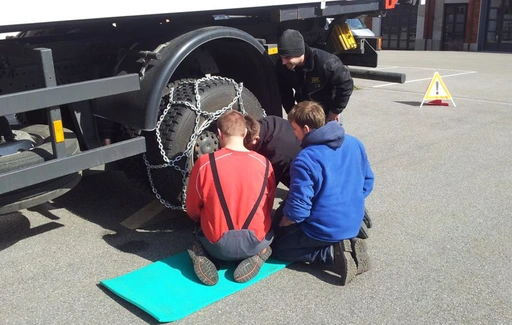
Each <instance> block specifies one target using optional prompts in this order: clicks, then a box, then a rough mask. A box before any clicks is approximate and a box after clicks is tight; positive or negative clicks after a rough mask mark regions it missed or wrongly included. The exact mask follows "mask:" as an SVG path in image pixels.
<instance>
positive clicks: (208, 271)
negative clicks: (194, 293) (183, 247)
mask: <svg viewBox="0 0 512 325" xmlns="http://www.w3.org/2000/svg"><path fill="white" fill-rule="evenodd" d="M187 251H188V255H189V256H190V259H191V260H192V264H194V272H195V274H196V276H197V278H198V279H199V280H200V281H201V282H202V283H204V284H206V285H207V286H212V285H215V284H217V282H219V273H218V272H217V268H216V267H215V264H214V263H213V262H212V261H211V260H210V259H209V258H208V257H207V256H206V254H205V252H204V250H203V246H202V245H201V243H199V242H197V241H196V242H194V243H193V244H192V247H190V248H189V249H188V250H187Z"/></svg>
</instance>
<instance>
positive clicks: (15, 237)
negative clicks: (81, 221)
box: [0, 212, 64, 252]
mask: <svg viewBox="0 0 512 325" xmlns="http://www.w3.org/2000/svg"><path fill="white" fill-rule="evenodd" d="M48 215H49V219H50V220H52V221H51V222H49V223H45V224H43V225H40V226H36V227H33V228H31V225H30V221H29V220H28V219H27V217H25V216H24V215H23V214H21V213H19V212H13V213H9V214H5V215H1V216H0V252H1V251H3V250H4V249H6V248H8V247H10V246H12V245H14V244H16V243H17V242H19V241H21V240H23V239H26V238H29V237H32V236H36V235H39V234H42V233H45V232H47V231H51V230H54V229H57V228H60V227H63V226H64V225H63V224H61V223H58V222H55V221H53V220H58V219H59V218H57V217H56V216H55V215H53V214H48Z"/></svg>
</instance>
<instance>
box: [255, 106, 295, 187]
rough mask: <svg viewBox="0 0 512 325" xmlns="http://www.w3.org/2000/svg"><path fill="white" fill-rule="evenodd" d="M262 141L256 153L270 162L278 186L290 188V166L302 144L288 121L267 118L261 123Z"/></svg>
mask: <svg viewBox="0 0 512 325" xmlns="http://www.w3.org/2000/svg"><path fill="white" fill-rule="evenodd" d="M259 122H260V125H261V131H260V141H259V142H258V144H257V146H256V148H255V151H256V152H257V153H259V154H261V155H263V156H265V157H267V158H268V160H270V162H271V163H272V167H273V168H274V174H275V176H276V184H278V183H279V182H281V183H283V184H284V185H286V186H287V187H290V164H291V163H292V160H293V159H294V158H295V156H297V154H298V153H299V151H300V149H301V148H300V142H299V140H298V139H297V137H296V136H295V134H294V133H293V129H292V126H291V125H290V122H288V121H287V120H285V119H283V118H281V117H277V116H267V117H264V118H263V119H261V120H260V121H259Z"/></svg>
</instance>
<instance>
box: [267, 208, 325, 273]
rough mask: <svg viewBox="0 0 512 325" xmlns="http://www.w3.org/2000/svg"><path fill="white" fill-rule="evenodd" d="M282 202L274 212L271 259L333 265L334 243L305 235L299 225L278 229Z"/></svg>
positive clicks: (281, 216)
mask: <svg viewBox="0 0 512 325" xmlns="http://www.w3.org/2000/svg"><path fill="white" fill-rule="evenodd" d="M283 207H284V202H283V203H282V205H281V206H280V207H279V208H278V209H277V210H276V212H275V214H274V218H273V222H272V226H273V229H274V235H275V236H274V241H273V243H272V244H271V247H272V257H273V258H276V259H279V260H283V261H290V262H309V263H314V264H329V265H330V264H333V259H334V256H333V248H332V245H333V244H334V243H331V242H324V241H320V240H316V239H313V238H311V237H309V236H308V235H306V234H305V233H304V232H303V231H302V229H301V228H300V225H298V224H293V225H290V226H287V227H279V222H280V221H281V219H282V218H283V213H282V210H283Z"/></svg>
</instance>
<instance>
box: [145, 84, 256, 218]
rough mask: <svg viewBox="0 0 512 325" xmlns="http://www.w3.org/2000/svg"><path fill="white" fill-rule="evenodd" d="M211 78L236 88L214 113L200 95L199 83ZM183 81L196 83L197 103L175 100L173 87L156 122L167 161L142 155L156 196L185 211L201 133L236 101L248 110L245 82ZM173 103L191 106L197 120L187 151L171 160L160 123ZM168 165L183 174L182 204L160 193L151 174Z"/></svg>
mask: <svg viewBox="0 0 512 325" xmlns="http://www.w3.org/2000/svg"><path fill="white" fill-rule="evenodd" d="M209 80H221V81H228V82H230V83H231V84H233V85H234V87H235V90H236V96H235V98H233V100H232V101H231V103H229V105H228V106H226V107H223V108H221V109H219V110H218V111H216V112H213V113H210V112H206V111H203V110H201V96H200V95H199V84H201V83H203V82H206V81H209ZM183 83H193V84H194V92H195V99H196V105H195V106H194V105H193V104H191V103H189V102H186V101H175V100H174V88H171V92H170V94H169V103H168V104H167V107H166V108H165V110H164V111H163V112H162V115H161V116H160V118H159V120H158V122H157V123H156V129H155V133H156V138H157V141H158V148H159V149H160V154H161V155H162V158H163V160H164V161H165V163H164V164H160V165H151V163H150V162H149V160H148V159H147V157H146V154H143V156H142V157H143V158H144V163H145V164H146V170H147V174H148V179H149V184H150V185H151V189H152V191H153V193H155V196H156V198H157V199H158V200H159V201H160V203H162V204H163V205H165V207H166V208H168V209H173V210H183V211H185V202H186V200H187V194H186V193H187V184H186V179H187V175H188V173H189V171H188V170H189V169H190V168H191V167H192V165H193V150H192V149H193V147H194V144H195V142H196V140H197V138H198V137H199V136H200V135H201V133H203V132H204V131H205V130H206V129H207V128H208V127H209V126H210V124H212V122H214V121H215V120H217V119H218V118H219V117H220V116H221V115H222V114H223V113H224V112H226V111H227V110H230V109H232V107H233V105H234V104H235V103H237V102H238V106H239V107H240V112H241V113H242V114H244V115H246V114H247V112H246V111H245V109H244V105H243V101H242V91H243V83H240V84H237V83H236V82H235V81H234V80H233V79H229V78H223V77H218V76H211V77H204V78H201V79H197V80H195V81H193V80H191V81H183V82H182V84H183ZM173 104H177V105H184V106H186V107H188V108H190V109H191V110H192V111H194V112H195V114H196V120H195V126H194V132H193V133H192V135H191V136H190V140H189V142H188V144H187V147H186V149H185V151H184V152H183V153H182V154H181V155H180V156H178V157H176V158H175V159H173V160H169V158H168V157H167V155H166V154H165V151H164V147H163V144H162V139H161V137H160V125H161V124H162V122H163V120H164V118H165V116H166V115H167V113H168V112H169V110H170V109H171V106H172V105H173ZM263 114H264V116H265V112H263ZM201 117H203V118H204V119H205V121H204V122H203V123H202V125H199V124H200V119H201ZM181 159H187V163H186V164H185V169H182V168H180V166H179V164H178V162H179V161H180V160H181ZM168 167H171V168H174V169H176V170H177V171H179V172H180V173H181V175H182V177H183V187H182V193H181V197H182V203H181V205H180V206H178V205H172V204H170V203H169V202H168V201H166V200H165V199H164V198H163V197H162V196H161V195H160V194H159V193H158V190H157V189H156V187H155V184H154V182H153V177H152V176H151V170H152V169H161V168H168Z"/></svg>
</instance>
